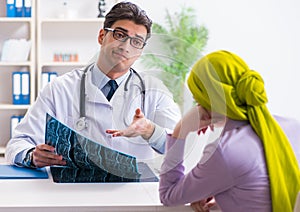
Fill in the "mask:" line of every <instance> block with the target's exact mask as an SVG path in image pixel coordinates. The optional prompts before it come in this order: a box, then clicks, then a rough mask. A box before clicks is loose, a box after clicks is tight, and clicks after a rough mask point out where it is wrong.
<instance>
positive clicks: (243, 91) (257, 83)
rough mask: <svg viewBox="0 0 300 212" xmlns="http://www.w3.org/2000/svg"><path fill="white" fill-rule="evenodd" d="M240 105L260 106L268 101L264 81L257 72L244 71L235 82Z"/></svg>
mask: <svg viewBox="0 0 300 212" xmlns="http://www.w3.org/2000/svg"><path fill="white" fill-rule="evenodd" d="M236 94H237V97H238V99H239V101H240V102H239V103H238V104H240V105H245V104H246V105H249V106H261V105H264V104H266V103H267V102H268V98H267V94H266V91H265V86H264V81H263V79H262V77H261V76H260V74H259V73H257V72H255V71H252V70H249V71H246V72H245V73H244V74H243V75H242V76H241V78H240V79H239V81H238V82H237V84H236Z"/></svg>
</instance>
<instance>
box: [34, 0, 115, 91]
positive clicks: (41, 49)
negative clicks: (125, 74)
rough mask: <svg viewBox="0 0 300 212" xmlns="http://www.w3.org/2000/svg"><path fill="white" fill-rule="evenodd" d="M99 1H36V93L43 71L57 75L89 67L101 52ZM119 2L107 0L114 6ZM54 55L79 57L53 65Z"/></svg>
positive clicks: (39, 86) (38, 89)
mask: <svg viewBox="0 0 300 212" xmlns="http://www.w3.org/2000/svg"><path fill="white" fill-rule="evenodd" d="M98 2H99V1H98V0H86V1H80V0H76V1H75V0H73V1H61V0H52V1H48V0H39V1H38V2H37V93H39V91H40V88H41V87H42V84H41V78H42V76H41V74H42V73H43V72H57V73H58V75H62V74H64V73H66V72H68V71H71V70H73V69H74V68H81V67H84V66H86V65H87V64H89V63H90V62H91V61H92V58H94V57H95V55H96V54H97V53H98V52H99V49H100V47H99V44H98V33H99V30H100V29H101V28H102V26H103V21H104V18H97V16H98V13H99V12H98ZM116 2H117V1H116V0H110V1H106V3H107V4H108V5H111V6H112V5H113V4H115V3H116ZM108 9H110V8H109V7H108ZM55 54H77V55H78V60H77V61H76V62H74V61H72V62H54V55H55Z"/></svg>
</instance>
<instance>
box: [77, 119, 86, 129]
mask: <svg viewBox="0 0 300 212" xmlns="http://www.w3.org/2000/svg"><path fill="white" fill-rule="evenodd" d="M85 128H87V124H86V121H85V117H80V118H79V119H78V120H77V121H76V123H75V129H76V130H77V131H81V130H84V129H85Z"/></svg>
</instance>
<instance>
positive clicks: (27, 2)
mask: <svg viewBox="0 0 300 212" xmlns="http://www.w3.org/2000/svg"><path fill="white" fill-rule="evenodd" d="M31 1H32V0H23V8H24V17H31V4H32V2H31Z"/></svg>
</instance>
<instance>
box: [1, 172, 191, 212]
mask: <svg viewBox="0 0 300 212" xmlns="http://www.w3.org/2000/svg"><path fill="white" fill-rule="evenodd" d="M0 191H1V195H0V211H5V212H10V211H22V212H27V211H28V212H29V211H30V212H35V211H38V212H47V211H55V212H57V211H63V212H65V211H72V212H78V211H84V212H89V211H128V212H133V211H139V212H140V211H180V212H183V211H192V209H191V208H190V207H189V206H180V207H165V206H162V205H161V203H160V200H159V194H158V183H75V184H58V183H54V182H53V181H52V177H51V174H50V175H49V179H34V180H31V179H30V180H28V179H26V180H0Z"/></svg>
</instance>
